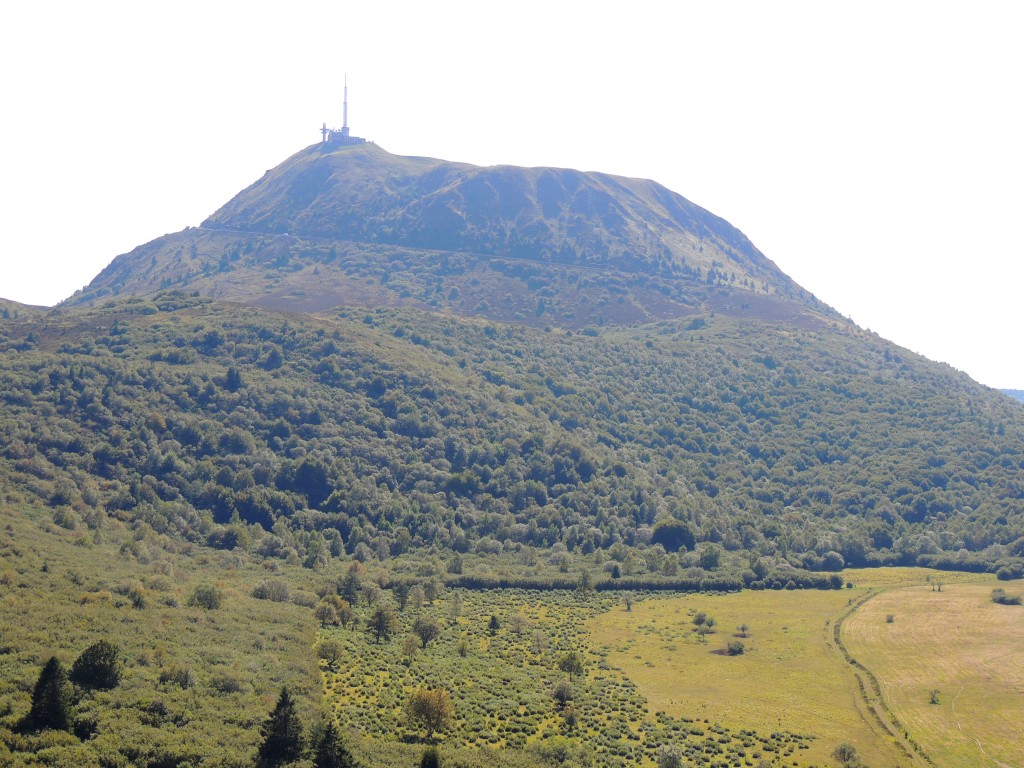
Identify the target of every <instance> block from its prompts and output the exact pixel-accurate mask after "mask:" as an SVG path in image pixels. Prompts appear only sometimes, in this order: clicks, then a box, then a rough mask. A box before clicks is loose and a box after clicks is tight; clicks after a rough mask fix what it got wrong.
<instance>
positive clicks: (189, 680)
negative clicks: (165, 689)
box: [159, 664, 196, 688]
mask: <svg viewBox="0 0 1024 768" xmlns="http://www.w3.org/2000/svg"><path fill="white" fill-rule="evenodd" d="M159 679H160V684H161V685H176V686H178V687H179V688H191V687H192V686H194V685H195V684H196V677H195V673H193V672H192V668H191V667H183V666H181V665H179V664H172V665H171V666H169V667H165V668H164V669H161V670H160V678H159Z"/></svg>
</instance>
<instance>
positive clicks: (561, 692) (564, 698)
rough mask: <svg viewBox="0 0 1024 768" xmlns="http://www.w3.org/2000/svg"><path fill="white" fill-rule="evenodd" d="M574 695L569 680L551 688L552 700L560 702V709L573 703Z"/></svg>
mask: <svg viewBox="0 0 1024 768" xmlns="http://www.w3.org/2000/svg"><path fill="white" fill-rule="evenodd" d="M574 695H575V694H574V692H573V690H572V683H570V682H569V681H568V680H559V681H558V682H557V683H555V684H554V685H553V686H552V688H551V698H553V699H554V700H555V701H557V702H558V706H559V707H564V706H565V705H566V704H568V703H569V702H570V701H572V699H573V696H574Z"/></svg>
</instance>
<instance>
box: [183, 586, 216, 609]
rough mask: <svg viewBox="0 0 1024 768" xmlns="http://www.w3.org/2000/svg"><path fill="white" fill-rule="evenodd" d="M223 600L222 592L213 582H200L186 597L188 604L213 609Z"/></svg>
mask: <svg viewBox="0 0 1024 768" xmlns="http://www.w3.org/2000/svg"><path fill="white" fill-rule="evenodd" d="M223 602H224V593H223V592H221V590H220V589H219V588H217V587H215V586H214V585H213V584H200V585H199V586H198V587H196V588H195V589H194V590H192V594H191V595H190V596H189V598H188V604H189V606H191V607H193V608H205V609H206V610H208V611H215V610H217V609H218V608H220V606H221V603H223Z"/></svg>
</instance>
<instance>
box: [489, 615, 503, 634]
mask: <svg viewBox="0 0 1024 768" xmlns="http://www.w3.org/2000/svg"><path fill="white" fill-rule="evenodd" d="M487 629H488V630H490V633H491V634H492V635H493V634H495V633H496V632H497V631H498V630H499V629H501V622H500V621H498V617H497V616H495V615H494V614H493V613H492V614H491V619H490V621H488V622H487Z"/></svg>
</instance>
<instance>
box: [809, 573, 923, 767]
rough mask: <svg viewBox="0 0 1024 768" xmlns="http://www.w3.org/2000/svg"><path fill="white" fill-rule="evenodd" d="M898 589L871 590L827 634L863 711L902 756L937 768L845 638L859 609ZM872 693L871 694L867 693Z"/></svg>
mask: <svg viewBox="0 0 1024 768" xmlns="http://www.w3.org/2000/svg"><path fill="white" fill-rule="evenodd" d="M896 588H897V587H891V588H889V589H875V588H870V589H868V591H867V593H866V594H865V595H863V596H862V597H860V598H859V599H857V600H855V601H851V602H850V604H849V605H848V606H847V608H846V610H844V611H843V612H842V613H841V614H840V615H839V617H838V618H837V619H836V620H835V622H834V623H833V625H832V632H831V633H827V634H829V635H831V640H832V644H833V645H834V646H835V647H836V648H837V649H838V650H839V653H840V654H842V656H843V658H844V659H845V660H846V662H847V663H848V664H849V665H850V668H851V670H852V672H853V676H854V678H855V679H856V681H857V693H858V698H859V701H860V703H861V705H862V706H863V707H864V709H866V710H867V712H868V713H869V714H870V715H871V718H872V720H873V721H874V722H875V724H877V725H878V727H879V728H881V730H882V732H883V733H884V734H885V735H887V736H888V737H889V738H891V739H892V742H893V744H894V746H895V747H896V748H897V749H898V750H899V751H900V752H901V753H902V754H903V756H904V757H906V758H907V759H909V760H911V761H912V762H913V763H914V764H916V765H922V764H923V765H928V766H934V765H935V762H934V761H933V760H932V759H931V757H929V756H928V754H927V753H926V752H925V751H924V749H922V747H921V745H920V744H918V743H917V741H916V740H915V739H913V738H912V737H911V736H910V732H909V731H908V730H907V728H906V727H905V726H904V725H903V724H902V723H901V722H900V720H899V718H898V717H896V714H895V713H894V712H893V711H892V709H891V708H890V707H889V703H888V702H887V701H886V699H885V694H884V693H883V691H882V686H881V684H880V683H879V681H878V678H877V677H876V676H875V674H874V673H873V672H872V671H871V670H870V669H868V668H867V667H865V666H864V665H863V664H861V663H860V662H859V661H858V660H857V659H855V658H854V657H853V655H852V654H851V653H850V651H849V649H848V648H847V647H846V644H845V643H844V642H843V638H842V631H843V624H844V623H845V621H846V620H847V619H848V618H849V617H850V616H852V615H853V614H854V613H855V612H856V611H857V609H859V608H860V607H862V606H863V605H864V604H865V603H867V602H868V601H869V600H871V599H873V598H875V597H877V596H878V595H880V594H883V593H884V592H888V591H890V589H896ZM869 689H870V691H871V694H869V693H868V691H869ZM872 699H873V700H872Z"/></svg>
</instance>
